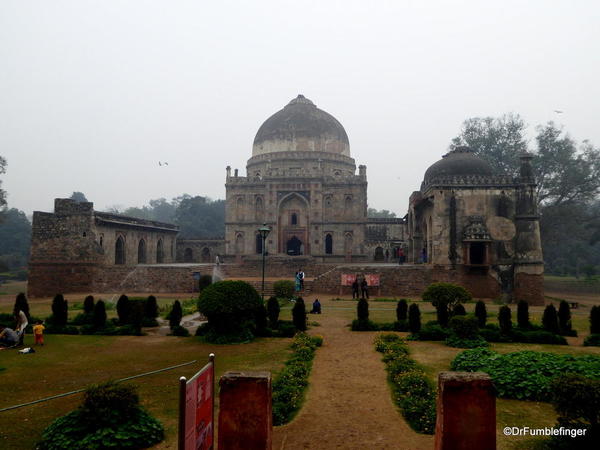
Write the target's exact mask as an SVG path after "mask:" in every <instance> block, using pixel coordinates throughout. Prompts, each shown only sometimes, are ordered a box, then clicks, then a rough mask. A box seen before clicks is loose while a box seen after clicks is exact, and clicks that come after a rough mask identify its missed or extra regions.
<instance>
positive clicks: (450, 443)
mask: <svg viewBox="0 0 600 450" xmlns="http://www.w3.org/2000/svg"><path fill="white" fill-rule="evenodd" d="M495 448H496V393H495V389H494V385H493V383H492V380H491V378H490V376H489V375H488V374H486V373H482V372H441V373H440V374H439V378H438V397H437V421H436V427H435V450H472V449H478V450H495Z"/></svg>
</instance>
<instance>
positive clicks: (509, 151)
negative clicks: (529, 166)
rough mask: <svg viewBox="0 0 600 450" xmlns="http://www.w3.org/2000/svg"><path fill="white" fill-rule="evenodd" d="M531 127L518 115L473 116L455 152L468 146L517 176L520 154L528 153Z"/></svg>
mask: <svg viewBox="0 0 600 450" xmlns="http://www.w3.org/2000/svg"><path fill="white" fill-rule="evenodd" d="M526 128H527V125H526V124H525V121H524V120H523V119H522V118H521V116H519V115H518V114H512V113H510V114H504V115H503V116H501V117H498V118H494V117H473V118H471V119H467V120H465V121H464V122H463V124H462V127H461V131H460V134H459V135H458V136H457V137H455V138H454V139H452V143H451V145H450V148H451V149H454V148H456V147H460V146H465V145H466V146H468V147H469V148H471V150H473V151H474V152H475V154H477V155H479V156H481V157H482V158H484V159H486V160H487V161H488V162H489V163H490V164H491V165H492V166H493V167H495V168H496V169H498V170H499V171H501V172H505V173H509V174H513V175H516V174H517V173H518V169H519V158H518V156H519V154H521V153H522V152H524V151H526V150H527V140H526V139H525V133H526Z"/></svg>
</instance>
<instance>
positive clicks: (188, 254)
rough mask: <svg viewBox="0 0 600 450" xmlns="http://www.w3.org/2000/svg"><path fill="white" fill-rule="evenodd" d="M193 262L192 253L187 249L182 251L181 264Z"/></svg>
mask: <svg viewBox="0 0 600 450" xmlns="http://www.w3.org/2000/svg"><path fill="white" fill-rule="evenodd" d="M193 261H194V251H193V250H192V249H191V248H190V247H188V248H186V249H185V250H184V251H183V262H186V263H190V262H193Z"/></svg>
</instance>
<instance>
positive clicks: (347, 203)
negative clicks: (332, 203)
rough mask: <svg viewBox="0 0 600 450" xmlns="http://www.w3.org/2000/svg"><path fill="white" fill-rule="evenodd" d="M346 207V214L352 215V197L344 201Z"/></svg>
mask: <svg viewBox="0 0 600 450" xmlns="http://www.w3.org/2000/svg"><path fill="white" fill-rule="evenodd" d="M344 207H345V208H346V213H347V214H348V213H350V212H351V210H352V197H351V196H349V195H348V196H347V197H346V199H345V200H344Z"/></svg>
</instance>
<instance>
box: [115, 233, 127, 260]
mask: <svg viewBox="0 0 600 450" xmlns="http://www.w3.org/2000/svg"><path fill="white" fill-rule="evenodd" d="M115 264H125V240H124V239H123V236H119V237H118V238H117V243H116V244H115Z"/></svg>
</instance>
